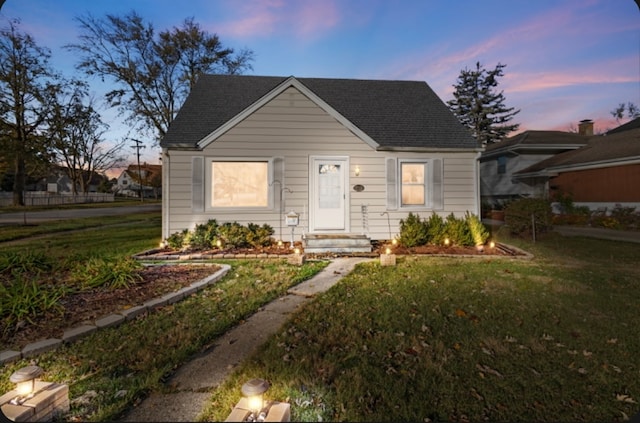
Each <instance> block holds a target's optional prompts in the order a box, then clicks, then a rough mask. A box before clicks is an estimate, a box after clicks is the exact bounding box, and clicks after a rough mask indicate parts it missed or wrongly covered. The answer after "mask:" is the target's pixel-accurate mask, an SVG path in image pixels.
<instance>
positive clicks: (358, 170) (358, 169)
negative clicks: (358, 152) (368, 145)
mask: <svg viewBox="0 0 640 423" xmlns="http://www.w3.org/2000/svg"><path fill="white" fill-rule="evenodd" d="M355 174H356V176H360V166H358V165H356V171H355Z"/></svg>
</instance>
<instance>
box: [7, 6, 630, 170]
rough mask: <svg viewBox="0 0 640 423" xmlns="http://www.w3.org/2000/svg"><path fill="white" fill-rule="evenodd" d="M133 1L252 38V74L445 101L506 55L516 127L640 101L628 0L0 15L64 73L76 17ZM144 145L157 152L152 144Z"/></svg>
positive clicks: (601, 121) (50, 10)
mask: <svg viewBox="0 0 640 423" xmlns="http://www.w3.org/2000/svg"><path fill="white" fill-rule="evenodd" d="M132 10H135V11H136V12H137V13H138V14H140V15H141V16H142V17H143V18H145V19H146V20H147V21H148V22H151V23H153V25H154V27H155V28H156V30H164V29H169V28H171V27H174V26H180V25H181V24H182V22H183V20H184V19H186V18H190V17H193V18H194V20H195V22H197V23H199V24H200V25H201V26H202V28H203V29H205V30H206V31H208V32H209V33H215V34H217V35H218V36H219V37H220V39H221V41H222V43H223V45H224V46H226V47H231V48H234V49H236V50H240V49H243V48H247V49H250V50H252V51H253V52H254V54H255V60H254V62H253V70H252V71H250V72H247V73H248V74H253V75H269V76H271V75H276V76H290V75H293V76H296V77H327V78H355V79H393V80H420V81H426V82H427V83H428V84H429V85H430V86H431V88H433V90H434V91H435V92H436V93H437V94H438V96H439V97H440V98H441V99H442V100H443V101H445V102H446V101H447V100H450V99H451V98H452V91H453V84H455V83H456V80H457V77H458V75H459V74H460V71H461V70H462V69H464V68H473V67H475V63H476V62H478V61H479V62H480V63H481V64H482V65H483V66H484V67H485V68H486V69H493V68H494V67H495V66H496V65H497V64H498V63H502V64H504V65H506V67H505V68H504V73H505V76H504V77H503V78H502V79H500V80H499V86H498V88H499V89H500V90H503V91H504V95H505V97H506V105H507V106H509V107H515V108H516V109H520V110H521V112H520V113H519V114H518V115H517V116H516V117H515V119H514V121H513V122H514V123H520V131H523V130H528V129H538V130H551V129H558V130H575V129H576V128H577V125H578V122H579V121H580V120H583V119H593V120H594V121H595V130H596V132H603V131H606V130H607V129H611V128H613V127H615V126H618V123H617V122H616V121H615V119H613V117H612V116H611V111H612V110H613V109H614V108H616V107H617V106H618V104H619V103H627V102H632V103H634V104H636V105H639V106H640V9H639V7H638V5H637V4H636V2H635V1H634V0H564V1H563V0H536V1H530V0H529V1H524V0H483V1H475V0H181V1H176V0H128V1H120V0H110V1H109V0H90V1H88V0H6V2H5V4H4V6H3V7H2V9H1V10H0V25H2V26H5V25H6V22H7V19H9V18H19V19H20V20H21V24H20V28H21V30H23V31H25V32H27V33H29V34H31V35H32V36H33V37H34V38H35V39H36V42H37V43H38V45H40V46H42V47H47V48H49V49H50V50H51V52H52V56H53V57H52V65H53V66H54V67H55V68H56V69H58V70H60V71H62V72H63V73H64V74H66V75H68V76H71V75H72V74H74V72H75V71H74V64H75V63H76V59H75V58H74V57H73V55H72V54H71V53H69V52H68V51H66V50H64V49H63V48H62V46H63V45H65V44H69V43H74V42H77V35H78V33H79V32H78V25H77V22H76V21H75V20H74V18H75V17H77V16H80V15H86V14H87V13H89V14H91V15H93V16H94V17H103V16H104V15H105V14H107V13H108V14H116V15H124V14H126V13H128V12H130V11H132ZM89 81H90V82H91V83H92V84H93V86H94V89H95V93H96V94H97V95H100V94H102V93H103V90H104V86H101V84H99V81H98V80H91V79H90V80H89ZM105 116H106V120H107V121H108V123H109V124H110V125H111V128H112V129H113V130H114V132H118V131H123V130H122V129H119V128H122V127H123V126H122V124H121V123H120V121H119V119H118V118H117V117H116V115H115V112H113V111H111V112H105ZM624 121H626V120H623V121H621V122H620V123H623V122H624ZM146 150H151V149H149V148H147V149H146ZM145 154H146V155H147V160H148V161H150V162H152V163H156V162H157V157H158V155H159V150H158V149H156V150H155V151H146V152H145Z"/></svg>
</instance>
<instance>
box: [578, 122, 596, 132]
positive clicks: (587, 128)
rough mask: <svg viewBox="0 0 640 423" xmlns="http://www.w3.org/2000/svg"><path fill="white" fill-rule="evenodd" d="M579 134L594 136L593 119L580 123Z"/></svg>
mask: <svg viewBox="0 0 640 423" xmlns="http://www.w3.org/2000/svg"><path fill="white" fill-rule="evenodd" d="M578 134H580V135H587V136H591V135H593V121H592V120H591V119H584V120H581V121H580V123H578Z"/></svg>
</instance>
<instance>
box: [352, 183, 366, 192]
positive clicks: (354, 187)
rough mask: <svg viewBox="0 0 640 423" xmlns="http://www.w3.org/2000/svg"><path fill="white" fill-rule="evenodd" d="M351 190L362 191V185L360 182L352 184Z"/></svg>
mask: <svg viewBox="0 0 640 423" xmlns="http://www.w3.org/2000/svg"><path fill="white" fill-rule="evenodd" d="M353 190H354V191H356V192H362V191H364V185H360V184H358V185H354V186H353Z"/></svg>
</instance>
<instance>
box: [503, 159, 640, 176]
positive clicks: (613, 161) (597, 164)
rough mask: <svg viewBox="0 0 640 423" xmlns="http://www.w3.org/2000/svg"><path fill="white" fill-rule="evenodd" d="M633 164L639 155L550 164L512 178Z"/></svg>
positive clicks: (636, 161)
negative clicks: (587, 161)
mask: <svg viewBox="0 0 640 423" xmlns="http://www.w3.org/2000/svg"><path fill="white" fill-rule="evenodd" d="M633 164H640V156H633V157H624V158H619V159H610V160H602V161H598V162H591V163H576V164H572V165H563V166H551V167H548V168H546V169H543V170H540V171H537V172H527V173H517V174H514V175H513V176H512V178H513V179H525V178H535V177H547V178H550V177H552V176H558V174H559V173H563V172H572V171H579V170H591V169H602V168H607V167H613V166H625V165H633Z"/></svg>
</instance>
